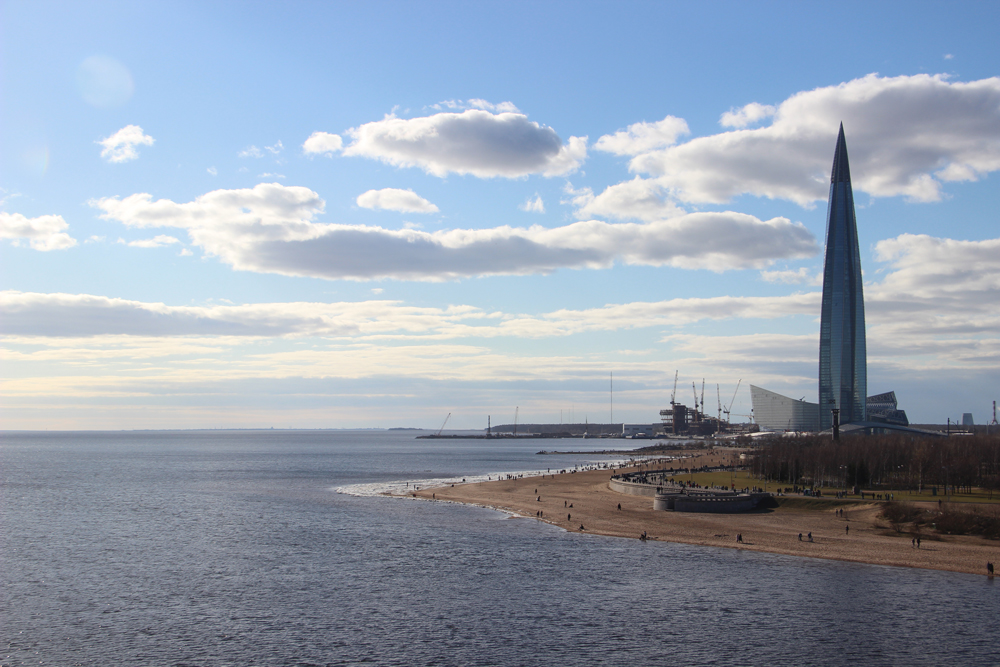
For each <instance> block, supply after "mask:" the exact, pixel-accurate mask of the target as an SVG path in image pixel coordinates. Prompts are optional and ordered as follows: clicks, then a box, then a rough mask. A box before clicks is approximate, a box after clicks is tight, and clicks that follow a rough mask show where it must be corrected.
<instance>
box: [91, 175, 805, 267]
mask: <svg viewBox="0 0 1000 667" xmlns="http://www.w3.org/2000/svg"><path fill="white" fill-rule="evenodd" d="M91 203H92V205H93V206H95V207H97V208H98V209H100V210H101V211H103V213H102V214H101V218H103V219H106V220H118V221H120V222H122V223H124V224H126V225H129V226H132V227H144V228H150V227H179V228H183V229H186V230H187V232H188V234H189V235H190V238H191V242H192V244H194V245H196V246H199V247H201V248H203V249H204V250H205V252H206V253H208V254H210V255H215V256H217V257H219V258H220V259H221V260H222V261H224V262H225V263H227V264H230V265H231V266H233V268H235V269H237V270H242V271H257V272H266V273H279V274H283V275H295V276H312V277H319V278H328V279H354V280H368V279H376V278H396V279H402V280H448V279H454V278H461V277H467V276H483V275H498V274H513V275H525V274H532V273H549V272H552V271H555V270H556V269H560V268H606V267H609V266H611V265H612V264H613V263H614V262H616V261H619V262H623V263H626V264H643V265H651V266H665V265H669V266H675V267H681V268H691V269H710V270H713V271H725V270H728V269H739V268H750V267H753V268H762V267H765V266H767V265H768V264H770V263H771V262H772V261H773V260H775V259H789V258H801V257H810V256H813V255H815V254H816V253H817V252H818V246H817V243H816V239H815V238H814V237H813V236H812V234H811V233H810V232H809V231H808V230H806V229H805V227H803V226H802V225H801V224H798V223H792V222H791V221H789V220H788V219H786V218H772V219H771V220H766V221H765V220H759V219H757V218H755V217H753V216H751V215H746V214H742V213H733V212H709V213H689V214H685V215H682V216H677V217H675V218H672V219H669V220H659V221H655V222H651V223H648V224H636V223H623V224H609V223H606V222H601V221H598V220H588V221H580V222H576V223H573V224H570V225H566V226H563V227H556V228H545V227H540V226H532V227H528V228H519V227H509V226H502V227H495V228H491V229H452V230H442V231H437V232H424V231H419V230H415V229H402V230H391V229H384V228H382V227H376V226H365V225H340V224H329V223H319V222H316V221H315V220H314V219H315V218H316V216H318V215H319V214H321V213H322V212H323V207H324V202H323V200H322V199H320V197H319V195H318V194H316V193H315V192H313V191H311V190H309V189H308V188H303V187H286V186H283V185H280V184H278V183H261V184H260V185H257V186H256V187H254V188H252V189H242V190H216V191H214V192H209V193H207V194H205V195H202V196H200V197H198V198H197V199H196V200H194V201H192V202H188V203H185V204H178V203H175V202H173V201H170V200H167V199H160V200H156V201H154V200H153V198H152V196H151V195H149V194H134V195H131V196H129V197H126V198H124V199H119V198H117V197H109V198H105V199H100V200H97V201H93V202H91Z"/></svg>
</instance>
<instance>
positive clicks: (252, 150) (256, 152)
mask: <svg viewBox="0 0 1000 667" xmlns="http://www.w3.org/2000/svg"><path fill="white" fill-rule="evenodd" d="M236 155H237V156H238V157H264V151H262V150H261V149H259V148H257V147H256V146H253V145H251V146H247V147H246V148H244V149H243V150H241V151H240V152H239V153H237V154H236Z"/></svg>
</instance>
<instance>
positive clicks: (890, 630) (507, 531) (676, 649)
mask: <svg viewBox="0 0 1000 667" xmlns="http://www.w3.org/2000/svg"><path fill="white" fill-rule="evenodd" d="M571 442H572V443H573V446H574V447H578V446H580V445H581V444H586V443H584V442H583V441H579V440H576V441H571ZM551 447H552V442H551V441H544V442H541V443H540V442H537V441H536V442H530V441H521V442H517V443H514V442H510V441H506V442H504V441H500V442H496V441H494V442H486V441H482V440H479V441H475V440H473V441H426V440H414V439H413V433H411V432H402V433H399V432H391V433H385V432H282V431H274V432H271V431H262V432H174V433H67V434H41V433H36V434H18V433H6V434H3V435H2V440H0V466H2V468H0V475H2V478H0V558H2V562H0V585H2V588H0V642H2V643H0V664H2V665H20V664H33V665H37V664H40V663H44V664H58V665H73V664H78V665H108V664H126V665H262V666H263V665H347V664H355V663H366V664H385V665H505V666H506V665H543V664H556V665H564V664H565V665H568V664H586V665H590V664H599V665H603V664H607V665H634V664H669V665H673V664H719V665H734V664H736V665H739V664H744V665H745V664H751V665H767V664H814V665H843V664H858V665H864V666H865V667H867V666H869V665H889V664H891V665H955V664H968V665H993V664H1000V650H998V648H997V635H998V630H1000V620H998V619H1000V611H998V610H1000V589H998V588H997V585H996V584H995V583H994V582H993V581H990V580H987V579H985V578H983V577H977V576H971V575H961V574H951V573H942V572H931V571H923V570H909V569H903V568H886V567H876V566H865V565H856V564H847V563H838V562H832V561H822V560H810V559H797V558H791V557H785V556H774V555H767V554H755V553H750V552H743V551H736V550H730V549H713V548H704V547H692V546H686V545H676V544H667V543H645V544H643V543H640V542H638V541H633V540H620V539H613V538H603V537H599V536H591V535H579V534H574V533H566V532H563V531H562V530H559V529H557V528H554V527H552V526H548V525H545V524H539V523H537V522H535V521H531V520H526V519H511V518H507V517H506V516H505V515H503V514H501V513H498V512H494V511H491V510H485V509H480V508H473V507H463V506H458V505H450V504H438V503H427V502H422V501H409V500H398V499H389V498H381V497H357V496H351V495H346V494H342V493H336V492H335V489H336V488H338V487H342V486H346V485H355V484H382V483H385V482H389V481H393V480H418V479H428V478H434V477H451V476H462V475H475V474H484V473H490V472H494V473H495V472H498V471H511V470H531V469H539V468H544V467H553V468H555V467H567V465H568V466H570V467H571V466H572V465H575V464H577V463H583V462H586V461H592V460H595V457H594V456H585V455H581V456H572V457H568V456H567V457H563V456H560V457H541V456H537V455H535V454H534V452H536V451H538V450H539V449H549V448H551Z"/></svg>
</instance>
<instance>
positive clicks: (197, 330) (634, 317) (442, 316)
mask: <svg viewBox="0 0 1000 667" xmlns="http://www.w3.org/2000/svg"><path fill="white" fill-rule="evenodd" d="M372 291H373V292H374V293H375V294H379V293H381V291H382V289H381V288H375V289H373V290H372ZM818 308H819V294H816V293H812V294H797V295H792V296H782V297H715V298H709V299H697V298H696V299H671V300H668V301H659V302H636V303H625V304H611V305H607V306H603V307H600V308H591V309H586V310H568V309H567V310H558V311H554V312H550V313H544V314H541V315H536V316H528V315H517V316H515V315H510V314H507V313H500V312H486V311H484V310H482V309H480V308H477V307H474V306H469V305H452V306H448V307H445V308H434V307H419V306H408V305H405V304H403V303H401V302H398V301H387V300H384V301H383V300H377V301H359V302H336V303H316V302H294V303H257V304H245V305H212V306H168V305H166V304H163V303H150V302H141V301H132V300H128V299H118V298H111V297H105V296H95V295H90V294H62V293H53V294H42V293H36V292H18V291H3V292H0V315H2V318H0V332H2V334H3V335H4V336H48V337H88V336H117V335H128V336H254V337H266V336H292V337H301V336H350V337H374V338H380V337H386V336H393V337H398V336H399V335H404V336H405V335H407V334H409V335H417V336H423V337H432V338H438V339H441V338H461V337H480V338H496V337H522V338H544V337H551V336H567V335H571V334H575V333H581V332H586V331H614V330H620V329H632V328H640V327H651V326H671V327H674V326H677V325H679V324H690V323H692V322H697V321H703V320H723V319H732V318H747V317H753V318H760V319H773V318H780V317H786V316H789V315H797V314H801V313H803V312H809V313H812V312H814V311H816V310H817V309H818Z"/></svg>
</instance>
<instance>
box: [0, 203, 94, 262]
mask: <svg viewBox="0 0 1000 667" xmlns="http://www.w3.org/2000/svg"><path fill="white" fill-rule="evenodd" d="M68 227H69V225H68V224H66V221H65V220H63V217H62V216H61V215H40V216H38V217H37V218H28V217H26V216H24V215H21V214H20V213H5V212H0V239H6V240H8V241H11V242H12V243H13V244H14V245H18V244H19V243H20V242H21V241H22V240H24V241H27V242H28V244H29V245H30V246H31V247H32V248H34V249H35V250H41V251H43V252H45V251H49V250H65V249H66V248H72V247H73V246H75V245H76V239H74V238H73V237H72V236H70V235H69V234H67V233H66V232H65V231H64V230H65V229H67V228H68Z"/></svg>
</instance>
